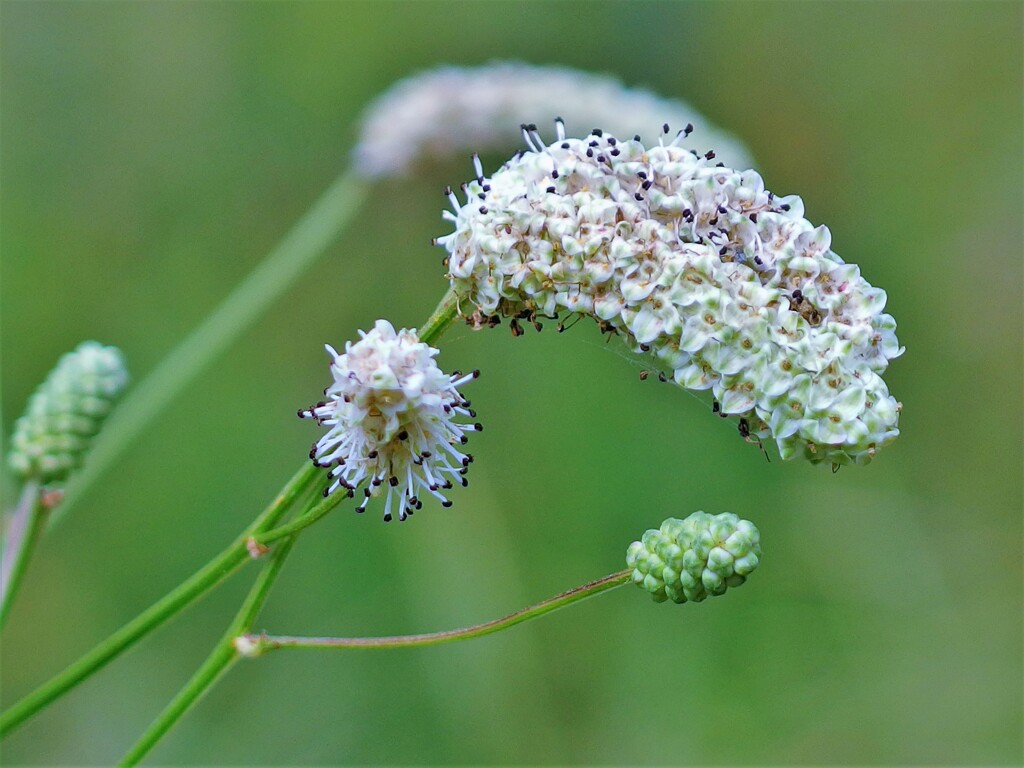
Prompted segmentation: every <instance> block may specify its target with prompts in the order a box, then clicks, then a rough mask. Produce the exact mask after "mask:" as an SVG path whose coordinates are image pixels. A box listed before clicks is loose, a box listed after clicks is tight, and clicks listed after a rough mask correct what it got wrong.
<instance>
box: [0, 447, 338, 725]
mask: <svg viewBox="0 0 1024 768" xmlns="http://www.w3.org/2000/svg"><path fill="white" fill-rule="evenodd" d="M319 477H320V476H319V473H318V472H317V471H316V468H315V467H313V466H310V465H305V466H303V467H302V468H301V469H300V470H299V471H298V472H296V473H295V475H294V476H293V477H292V478H291V480H290V481H289V482H288V483H287V484H286V485H285V487H284V488H283V489H282V490H281V492H280V493H279V494H278V496H277V497H276V498H275V499H274V500H273V501H272V502H271V503H270V504H269V505H268V506H267V508H266V509H265V510H263V512H262V513H261V514H260V515H259V516H258V517H257V518H256V519H255V520H254V521H253V522H252V523H251V524H250V525H249V526H248V527H247V528H246V529H245V530H244V531H243V532H242V534H241V535H240V536H239V537H238V538H236V539H235V541H234V542H233V543H232V544H231V545H230V546H228V547H227V548H226V549H225V550H224V551H222V552H221V553H220V554H218V555H217V556H216V557H214V558H213V559H212V560H210V561H209V562H208V563H207V564H206V565H204V566H203V567H202V568H200V569H199V570H198V571H196V573H195V574H193V575H192V576H190V577H189V578H188V579H186V580H185V581H184V582H182V583H181V584H180V585H179V586H178V587H176V588H175V589H173V590H171V591H170V592H169V593H167V595H165V596H164V597H163V598H161V599H160V600H158V601H157V602H156V603H154V604H153V605H152V606H150V607H149V608H148V609H146V610H145V611H143V612H142V613H141V614H139V615H138V616H137V617H135V618H134V619H132V620H131V621H129V622H128V623H127V624H125V625H124V626H123V627H121V629H119V630H117V631H116V632H115V633H114V634H112V635H111V636H110V637H108V638H107V639H106V640H104V641H103V642H101V643H100V644H99V645H97V646H96V647H95V648H93V649H92V650H91V651H89V652H88V653H86V654H85V655H84V656H82V657H81V658H80V659H78V660H77V661H75V662H74V663H72V664H71V665H70V666H69V667H67V669H65V670H64V671H63V672H61V673H60V674H58V675H57V676H55V677H53V678H52V679H51V680H49V681H47V682H46V683H44V684H43V685H41V686H39V687H38V688H37V689H35V690H34V691H32V692H31V693H29V694H28V695H27V696H25V697H24V698H23V699H21V700H20V701H18V702H16V703H15V704H13V705H11V706H10V707H9V708H8V709H7V710H5V711H4V712H3V713H0V737H4V736H6V735H7V734H8V733H10V732H11V731H13V730H14V729H15V728H17V727H18V726H19V725H21V724H22V723H24V722H25V721H26V720H28V719H29V718H30V717H32V716H33V715H35V714H36V713H37V712H39V711H40V710H41V709H43V708H45V707H46V706H48V705H49V704H52V703H53V702H54V701H56V700H57V699H58V698H60V697H61V696H63V695H64V694H65V693H67V692H68V691H70V690H71V689H72V688H74V687H75V686H77V685H78V684H79V683H81V682H83V681H84V680H86V679H87V678H88V677H90V676H91V675H92V674H94V673H95V672H98V671H99V670H100V669H102V668H103V667H104V666H106V665H107V664H108V663H110V662H111V661H113V660H114V659H115V658H117V657H118V656H119V655H120V654H122V653H124V651H126V650H128V649H129V648H131V647H132V646H133V645H134V644H135V643H137V642H138V641H139V640H141V639H142V638H143V637H145V636H146V635H147V634H149V633H150V632H152V631H153V630H155V629H157V628H158V627H159V626H161V625H162V624H164V623H165V622H167V621H168V620H169V619H171V618H172V617H174V616H176V615H177V614H178V613H180V612H181V611H183V610H184V609H185V608H187V607H188V606H189V605H191V604H192V603H194V602H196V601H197V600H199V599H200V598H201V597H203V596H204V595H205V594H206V593H208V592H209V591H210V590H212V589H213V588H214V587H215V586H217V585H218V584H220V583H221V582H223V581H224V580H225V579H227V578H228V577H229V576H230V575H232V574H233V573H234V572H235V571H237V570H238V569H239V568H240V567H241V566H242V565H244V564H245V563H246V562H248V561H249V560H250V559H252V558H253V556H258V555H259V554H261V553H262V551H263V550H262V549H261V548H260V546H259V544H258V542H257V541H256V539H255V537H256V536H258V535H260V534H261V533H263V532H264V531H269V530H271V529H272V528H273V527H274V526H275V525H276V524H277V523H278V521H280V519H281V517H282V515H284V514H285V513H286V512H287V511H288V510H289V509H290V508H291V507H292V505H293V504H294V503H295V502H296V501H297V500H298V499H299V498H300V497H301V496H302V495H303V494H304V493H306V492H307V491H309V490H310V489H312V488H313V487H314V486H315V484H316V482H317V481H318V480H319ZM338 501H340V498H338V499H327V500H325V506H326V505H329V506H333V505H335V504H337V502H338Z"/></svg>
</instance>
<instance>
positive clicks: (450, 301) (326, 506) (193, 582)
mask: <svg viewBox="0 0 1024 768" xmlns="http://www.w3.org/2000/svg"><path fill="white" fill-rule="evenodd" d="M456 317H457V312H456V308H455V296H454V294H453V293H452V292H451V291H448V292H447V293H446V294H445V296H444V297H443V298H442V300H441V302H440V303H439V304H438V306H437V308H436V309H435V310H434V312H433V313H432V314H431V316H430V317H429V318H428V320H427V322H426V323H424V325H423V327H422V328H420V330H419V331H418V335H419V338H420V340H421V341H422V342H423V343H425V344H433V343H435V342H436V341H437V340H438V339H439V338H440V337H441V335H442V334H443V333H444V332H445V331H446V330H447V329H448V328H450V327H451V325H452V323H453V322H454V321H455V318H456ZM320 479H321V473H320V470H319V469H318V467H317V466H316V465H315V464H312V463H304V464H303V466H302V467H300V469H299V470H298V471H297V472H296V473H295V475H294V476H293V477H292V478H291V480H289V482H288V483H287V484H286V485H285V487H284V488H283V489H282V490H281V492H280V493H279V494H278V495H277V497H276V498H275V499H274V501H273V502H271V504H270V505H269V506H268V507H267V508H266V509H265V510H264V511H263V513H262V514H261V515H260V516H259V517H257V518H256V520H254V521H253V523H252V524H250V525H249V527H248V528H246V529H245V531H244V532H243V533H242V534H241V535H240V536H239V537H238V538H237V539H236V540H235V541H234V542H233V543H232V544H231V545H230V546H229V547H228V548H227V549H225V550H224V551H223V552H221V553H220V554H219V555H217V556H216V557H215V558H214V559H213V560H211V561H210V562H209V563H207V564H206V565H205V566H203V567H202V568H201V569H199V571H197V572H196V573H195V574H194V575H193V576H191V577H189V578H188V579H187V580H186V581H184V582H183V583H182V584H181V585H179V586H178V587H176V588H175V589H174V590H172V591H171V592H170V593H168V594H167V595H166V596H165V597H163V598H162V599H161V600H159V601H157V602H156V603H154V604H153V605H152V606H151V607H150V608H149V609H147V610H146V611H144V612H143V613H142V614H140V615H139V616H137V617H136V618H135V619H133V620H131V621H130V622H128V624H126V625H125V626H123V627H122V628H121V629H120V630H118V631H117V632H115V633H114V634H113V635H111V636H110V637H108V638H107V639H106V640H104V641H103V642H101V643H100V644H99V645H97V646H96V647H95V648H93V650H91V651H89V652H88V653H87V654H85V655H84V656H82V657H81V658H80V659H79V660H78V661H76V662H74V663H73V664H71V666H69V667H68V668H67V669H65V670H64V671H63V672H61V673H60V674H59V675H57V676H56V677H54V678H52V679H51V680H49V681H48V682H46V683H44V684H43V685H41V686H40V687H39V688H37V689H36V690H34V691H33V692H32V693H30V694H28V695H27V696H25V697H24V698H23V699H21V700H20V701H18V702H16V703H15V704H13V705H12V706H11V707H10V708H8V709H7V710H6V711H4V712H3V713H0V738H3V737H4V736H6V735H7V734H8V733H10V732H11V731H13V730H14V729H15V728H17V727H18V726H19V725H21V724H22V723H24V722H25V721H26V720H28V719H29V718H30V717H32V716H33V715H35V714H36V713H37V712H39V711H40V710H41V709H43V708H45V707H46V706H48V705H49V704H51V703H53V702H54V701H55V700H56V699H58V698H60V697H61V696H62V695H64V694H65V693H67V692H68V691H70V690H71V689H72V688H74V687H75V686H76V685H78V684H79V683H81V682H82V681H83V680H85V679H87V678H88V677H89V676H91V675H92V674H94V673H95V672H97V671H99V670H100V669H101V668H103V667H104V666H105V665H106V664H108V663H109V662H110V661H112V660H113V659H115V658H116V657H117V656H118V655H120V654H121V653H123V652H124V651H125V650H127V649H128V648H130V647H131V646H132V645H134V644H135V643H136V642H138V641H139V640H140V639H142V638H143V637H145V635H147V634H148V633H149V632H152V631H153V630H154V629H156V628H157V627H159V626H160V625H161V624H163V623H164V622H166V621H168V620H169V619H170V618H172V617H173V616H175V615H177V614H178V613H180V612H181V611H182V610H184V609H185V608H187V607H188V606H189V605H191V604H192V603H193V602H195V601H196V600H198V599H199V598H201V597H202V596H203V595H205V594H206V593H207V592H209V591H210V590H211V589H213V587H215V586H216V585H217V584H219V583H221V582H222V581H224V580H225V579H226V578H227V577H228V576H230V575H231V574H232V573H234V571H236V570H237V569H238V568H240V567H241V566H242V565H243V564H244V563H245V562H247V560H248V559H250V558H252V557H258V556H260V555H261V554H263V553H265V551H266V545H267V544H270V543H272V542H274V541H278V540H279V539H280V538H283V537H285V536H288V535H291V534H294V533H295V532H297V531H298V530H301V528H304V527H306V526H307V525H310V524H312V523H314V522H316V521H317V520H319V519H320V518H321V517H323V516H324V515H325V514H327V512H329V511H330V510H331V509H333V508H334V507H335V506H337V504H338V503H340V502H341V501H342V499H343V498H345V497H344V496H343V495H341V494H334V495H331V496H330V497H328V498H325V499H323V500H322V501H320V502H318V503H317V504H316V505H314V506H312V507H311V508H309V509H307V510H306V512H305V513H304V514H303V515H301V516H300V517H299V518H297V520H296V521H293V522H294V524H292V523H289V524H287V525H286V526H282V527H281V528H280V529H277V528H275V526H276V525H277V523H278V522H279V521H280V520H281V517H282V516H283V515H284V514H285V513H286V512H287V511H288V510H289V509H290V508H291V507H292V505H294V503H295V502H296V501H297V500H298V499H299V498H300V497H301V496H302V495H303V494H304V493H305V492H307V491H308V490H309V489H311V488H312V487H314V486H315V485H316V483H317V481H318V480H320ZM300 521H302V522H300ZM289 526H290V527H289ZM264 534H266V537H265V538H264ZM261 539H262V541H261ZM263 542H265V543H263ZM275 578H276V571H275V575H274V576H272V577H270V579H269V581H268V583H267V585H266V590H268V591H269V589H270V586H271V585H272V584H273V582H274V579H275Z"/></svg>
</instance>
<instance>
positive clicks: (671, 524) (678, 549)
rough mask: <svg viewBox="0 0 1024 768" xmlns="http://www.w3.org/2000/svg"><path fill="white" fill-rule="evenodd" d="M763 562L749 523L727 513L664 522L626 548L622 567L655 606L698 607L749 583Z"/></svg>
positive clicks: (758, 539) (697, 514)
mask: <svg viewBox="0 0 1024 768" xmlns="http://www.w3.org/2000/svg"><path fill="white" fill-rule="evenodd" d="M760 561H761V535H760V534H759V533H758V530H757V528H756V527H755V526H754V524H753V523H751V522H750V521H749V520H741V519H740V518H739V517H737V516H736V515H734V514H732V513H731V512H723V513H722V514H720V515H709V514H707V513H706V512H694V513H693V514H692V515H690V516H689V517H687V518H686V519H685V520H679V519H677V518H674V517H670V518H668V520H666V521H665V522H663V523H662V524H661V528H659V529H658V530H649V531H647V532H646V533H645V534H644V535H643V536H642V537H641V539H640V541H634V542H633V543H632V544H630V545H629V549H628V550H627V551H626V564H627V565H628V566H629V567H630V568H632V569H633V583H634V584H636V585H637V586H639V587H642V588H643V589H646V590H647V591H648V592H650V593H651V596H652V597H653V598H654V600H655V602H658V603H661V602H664V601H665V600H672V601H673V602H676V603H685V602H686V601H687V600H692V601H694V602H698V603H699V602H700V601H701V600H703V599H704V598H706V597H708V596H709V595H721V594H724V593H725V591H726V589H728V588H729V587H738V586H739V585H740V584H742V583H743V582H744V581H746V580H747V576H749V575H750V574H751V573H753V571H754V569H755V568H757V565H758V563H759V562H760Z"/></svg>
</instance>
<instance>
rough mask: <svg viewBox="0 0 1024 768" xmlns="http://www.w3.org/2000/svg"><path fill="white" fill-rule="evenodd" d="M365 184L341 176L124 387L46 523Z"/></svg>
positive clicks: (290, 276) (318, 247)
mask: <svg viewBox="0 0 1024 768" xmlns="http://www.w3.org/2000/svg"><path fill="white" fill-rule="evenodd" d="M366 193H367V184H366V182H365V181H364V180H362V179H361V178H359V177H358V176H357V175H355V174H353V173H346V174H343V175H342V176H340V177H339V178H338V179H337V180H336V181H335V182H334V183H333V184H332V185H331V186H330V187H329V188H328V189H327V190H326V191H325V192H324V193H323V195H322V196H321V197H320V199H319V200H317V201H316V202H315V203H314V204H313V206H312V207H311V208H310V209H309V210H308V211H307V212H306V214H305V215H304V216H303V217H302V218H301V219H299V221H298V222H296V224H295V225H294V226H293V227H292V229H291V231H289V232H288V234H287V235H285V237H284V239H283V240H281V241H280V242H279V243H278V244H277V246H276V247H275V248H274V249H273V250H272V251H271V252H270V253H269V254H267V256H266V258H265V259H264V260H263V262H262V263H261V264H260V265H259V266H258V267H256V269H255V270H254V271H253V272H251V273H250V274H249V276H248V277H246V278H245V279H244V280H243V281H242V282H241V283H240V284H239V285H238V287H236V288H235V289H234V291H232V293H231V294H230V295H229V296H228V297H227V298H226V299H224V301H223V302H222V303H221V304H220V306H219V307H217V309H215V310H214V312H213V314H211V315H210V316H209V317H207V319H206V320H204V321H203V322H202V323H201V324H200V325H199V327H198V328H196V329H195V330H193V331H192V333H191V334H189V335H188V336H187V337H186V338H185V339H184V340H183V341H182V342H181V343H180V344H178V346H177V347H176V348H175V349H174V350H173V351H172V352H171V353H170V354H169V355H167V357H165V358H164V359H163V361H162V362H161V363H160V364H159V365H158V366H157V367H156V368H155V369H153V371H151V372H150V373H149V375H147V376H146V377H145V378H144V379H142V380H141V381H139V383H138V384H136V385H135V386H134V387H132V389H131V390H130V391H129V392H128V393H127V395H126V396H125V398H124V400H123V401H122V402H121V404H120V405H119V406H118V407H117V408H116V409H115V410H114V412H113V413H112V414H111V415H110V418H109V419H108V421H107V423H106V425H104V428H103V431H102V432H100V434H99V435H98V437H97V439H96V443H95V445H94V446H93V448H92V450H91V451H90V453H89V460H88V462H86V464H85V466H84V467H83V468H82V471H81V472H79V473H78V474H77V476H76V477H75V478H74V479H73V480H72V481H71V483H70V484H69V485H68V489H67V490H68V493H67V495H66V497H65V499H64V501H63V503H62V504H61V506H60V507H59V511H58V512H55V513H54V515H53V516H52V517H53V522H56V521H57V520H59V519H60V518H61V517H62V516H63V515H65V514H67V512H68V511H69V510H70V509H71V507H72V506H74V504H75V503H76V501H77V500H78V499H79V498H80V497H81V496H82V495H84V494H85V492H86V490H87V489H88V488H89V487H90V486H91V485H92V484H93V483H94V482H95V481H96V480H97V479H98V478H99V477H100V476H101V475H103V473H105V472H106V471H107V470H108V469H109V468H110V466H111V465H112V464H113V463H114V462H115V461H116V460H117V458H118V457H119V456H120V455H121V454H122V453H123V452H124V449H125V448H127V447H128V446H129V445H130V444H131V443H132V441H133V440H135V438H136V437H138V436H139V434H140V433H142V432H143V431H144V430H145V428H146V426H147V425H148V424H149V423H150V422H151V421H152V420H153V418H154V417H156V416H157V414H159V413H160V412H161V411H162V410H164V408H166V407H167V405H169V404H170V403H171V401H172V400H173V399H174V398H175V397H176V396H177V395H178V394H179V393H180V392H181V390H183V389H184V388H185V387H186V386H188V384H189V383H190V382H192V381H193V380H194V379H195V378H196V377H197V376H198V375H199V374H200V373H201V372H202V371H203V370H204V369H205V368H206V367H207V366H208V365H209V364H210V363H211V362H213V360H214V359H216V358H217V357H218V356H219V355H221V354H222V353H223V352H224V351H225V350H226V349H227V348H228V347H229V346H230V345H231V343H232V342H234V341H235V340H236V339H238V337H239V336H240V335H241V334H242V332H243V331H244V330H245V329H246V328H247V327H249V325H251V324H252V322H253V321H254V320H255V319H256V318H257V317H259V316H260V314H261V313H262V312H263V311H264V310H265V309H266V308H267V307H268V306H269V305H270V303H271V302H273V301H274V300H275V299H277V298H278V297H279V296H280V295H281V294H282V293H284V291H285V290H287V289H288V288H289V287H290V286H291V285H292V283H294V281H295V279H296V278H297V277H298V276H299V275H301V274H302V273H303V271H305V270H306V269H307V268H308V267H309V266H310V265H311V264H312V263H313V261H314V260H315V259H316V258H317V257H318V256H319V255H320V254H321V253H322V252H323V251H324V250H325V249H326V248H327V247H328V246H329V245H330V244H331V242H332V241H333V240H334V238H335V237H336V236H337V235H338V234H339V233H340V232H341V231H342V229H344V227H345V226H346V225H347V224H348V222H349V221H350V220H351V219H352V217H353V216H354V215H355V213H356V211H358V209H359V206H360V204H361V203H362V201H363V200H364V198H365V197H366Z"/></svg>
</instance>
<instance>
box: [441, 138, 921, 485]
mask: <svg viewBox="0 0 1024 768" xmlns="http://www.w3.org/2000/svg"><path fill="white" fill-rule="evenodd" d="M557 127H558V139H557V141H555V142H554V143H553V144H551V145H550V146H545V145H544V143H543V141H542V140H541V139H540V137H539V136H538V135H537V133H536V129H535V128H533V127H532V126H524V133H525V136H526V140H527V144H528V145H529V148H530V149H529V151H527V152H522V153H520V154H519V155H517V156H516V157H515V158H513V159H512V160H510V161H509V162H508V163H506V164H505V165H504V166H503V167H502V168H500V169H499V170H498V171H497V172H495V173H494V174H493V176H491V177H490V178H484V176H483V172H482V169H481V168H480V164H479V161H477V162H476V164H477V169H476V170H477V176H478V178H477V179H476V180H475V181H472V182H470V183H469V184H467V185H465V186H464V191H465V193H466V198H467V201H468V202H467V203H465V204H460V203H459V202H458V200H457V199H456V198H455V196H454V195H450V196H449V197H450V199H451V202H452V205H453V207H454V209H455V211H454V213H447V212H446V218H447V219H448V220H449V221H451V222H453V224H454V226H455V231H454V232H452V233H451V234H449V235H447V236H445V237H441V238H438V240H437V242H438V243H440V244H442V245H444V247H445V248H446V249H447V250H448V252H449V254H450V255H449V258H448V270H449V274H448V276H449V278H450V280H451V284H452V286H453V288H454V289H455V291H456V293H457V294H458V295H459V297H460V299H461V300H462V301H463V308H464V309H465V308H466V306H467V305H469V308H470V310H471V311H472V310H473V309H475V310H476V311H477V320H478V321H481V320H490V321H492V322H493V321H494V318H495V316H497V315H505V316H510V317H513V318H517V319H527V320H535V319H536V317H537V316H538V315H541V316H549V317H550V316H556V315H558V313H560V312H574V313H579V314H582V315H590V316H592V317H594V318H595V319H596V320H597V321H598V322H599V323H600V324H601V327H602V328H603V329H605V330H608V331H613V332H617V333H619V334H620V335H622V336H623V337H624V338H625V339H626V341H627V343H628V344H629V345H630V346H631V347H632V348H633V349H634V350H635V351H638V352H650V353H652V354H653V355H654V356H655V357H656V359H657V360H658V361H659V362H660V364H661V365H663V366H665V368H667V369H669V370H670V371H671V374H670V375H671V377H672V378H674V380H675V381H676V382H677V383H678V384H680V385H681V386H684V387H686V388H688V389H695V390H708V389H709V390H711V391H712V393H713V396H714V408H715V410H716V411H718V412H719V413H721V414H722V415H723V416H734V417H736V418H738V420H739V423H738V426H739V431H740V434H741V435H743V437H744V438H746V439H748V440H755V439H759V438H772V439H774V440H775V442H776V444H777V445H778V449H779V452H780V454H781V455H782V457H783V458H787V459H788V458H792V457H794V456H796V455H801V454H802V455H804V456H806V457H807V458H808V459H810V460H811V461H812V462H822V461H824V462H830V463H832V464H833V465H838V464H845V463H849V462H855V463H866V462H868V461H870V459H871V458H872V457H873V456H874V455H875V451H876V450H877V449H878V448H879V447H880V446H882V445H885V444H886V443H889V442H891V441H892V440H893V439H895V437H896V436H897V435H898V434H899V430H898V429H897V421H898V412H899V410H900V406H899V404H898V403H897V402H896V400H895V399H893V398H892V397H891V396H890V395H889V391H888V388H887V387H886V384H885V382H884V381H883V380H882V378H881V374H882V372H883V371H884V370H885V369H886V366H887V365H888V364H889V361H890V360H891V359H892V358H894V357H897V356H898V355H900V354H902V352H903V349H902V347H900V346H899V343H898V342H897V340H896V334H895V328H896V323H895V321H894V320H893V318H892V316H891V315H888V314H885V313H884V312H883V311H882V310H883V308H884V307H885V302H886V295H885V291H883V290H881V289H880V288H875V287H873V286H871V285H870V284H869V283H868V282H867V281H866V280H865V279H864V278H863V277H861V274H860V269H859V268H858V267H857V266H856V265H853V264H847V263H845V262H844V261H843V260H842V259H841V258H839V256H837V255H836V254H835V253H834V252H833V251H832V250H831V249H830V244H831V235H830V233H829V230H828V229H827V228H826V227H814V226H813V225H812V224H811V223H810V222H809V221H807V219H805V218H804V215H803V212H804V207H803V203H802V202H801V200H800V198H798V197H795V196H790V197H784V198H778V197H775V196H774V195H773V194H772V193H771V192H768V191H767V190H765V188H764V183H763V181H762V180H761V177H760V176H759V175H758V174H757V173H756V172H754V171H738V170H733V169H731V168H726V167H722V166H721V164H720V163H719V164H717V165H716V164H715V163H714V153H713V152H709V153H707V154H706V155H703V156H701V155H696V154H694V153H693V152H691V151H690V150H688V149H684V148H682V147H681V146H679V143H678V141H677V140H673V141H670V142H665V141H662V142H659V145H658V146H653V147H651V148H649V149H648V148H646V147H645V146H644V145H643V144H641V142H640V141H639V140H638V139H630V140H626V141H619V140H617V139H616V138H614V137H612V136H610V135H608V134H606V133H602V132H600V131H594V133H593V134H591V135H590V136H588V137H587V138H585V139H567V138H565V136H564V128H563V126H562V125H561V123H560V122H559V123H557ZM664 130H665V133H666V134H667V133H668V126H665V129H664ZM689 130H690V127H688V128H687V130H686V131H681V132H680V133H679V134H678V135H677V139H678V138H680V137H683V136H685V135H686V134H687V133H689ZM512 322H513V330H514V331H517V328H518V326H517V320H516V319H513V321H512Z"/></svg>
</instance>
